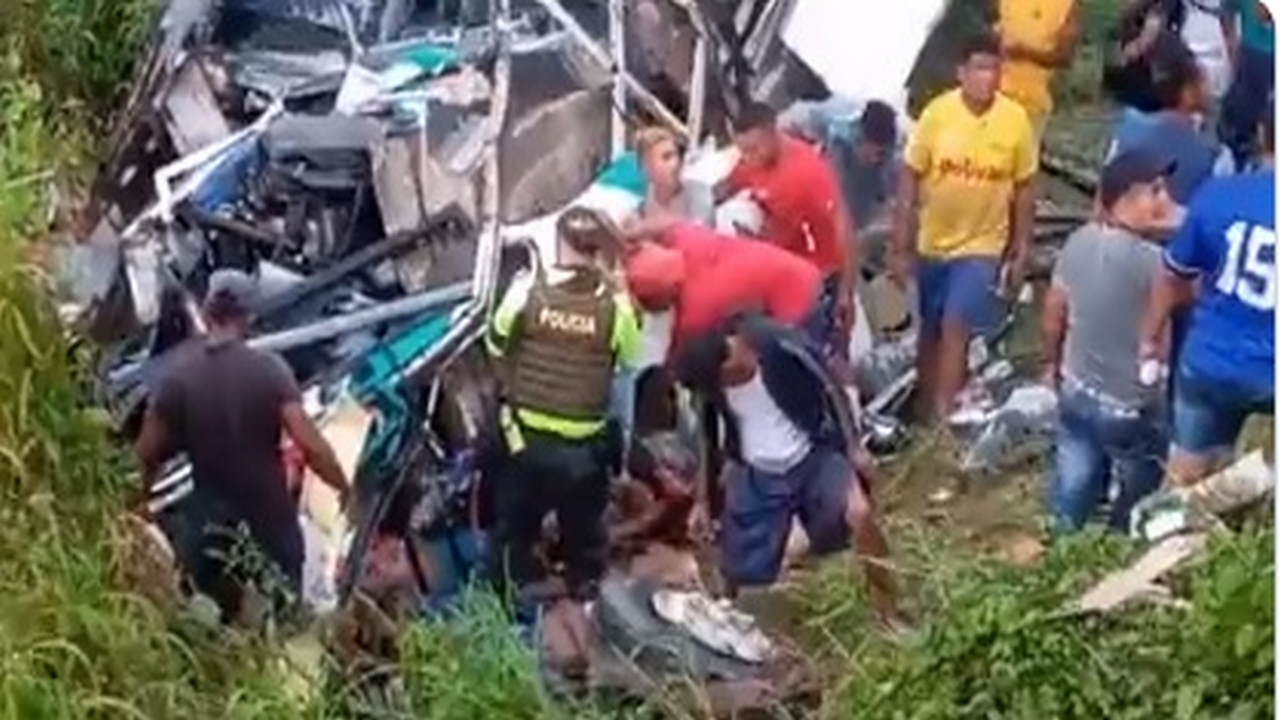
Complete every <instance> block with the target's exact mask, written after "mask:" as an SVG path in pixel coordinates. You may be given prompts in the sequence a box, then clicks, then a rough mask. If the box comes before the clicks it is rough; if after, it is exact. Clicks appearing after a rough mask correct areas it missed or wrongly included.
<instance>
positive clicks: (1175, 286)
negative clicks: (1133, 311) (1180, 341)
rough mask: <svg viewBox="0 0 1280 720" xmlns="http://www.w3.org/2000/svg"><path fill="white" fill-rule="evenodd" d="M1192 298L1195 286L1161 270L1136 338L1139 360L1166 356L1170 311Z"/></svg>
mask: <svg viewBox="0 0 1280 720" xmlns="http://www.w3.org/2000/svg"><path fill="white" fill-rule="evenodd" d="M1194 297H1195V282H1194V280H1192V279H1189V278H1184V277H1181V276H1179V275H1177V274H1175V273H1174V272H1173V271H1171V270H1169V269H1168V268H1165V269H1164V270H1162V271H1161V273H1160V277H1159V278H1157V279H1156V282H1155V285H1153V286H1152V288H1151V297H1150V299H1149V301H1148V302H1147V312H1146V314H1145V315H1144V316H1143V319H1142V331H1141V335H1139V340H1140V345H1139V348H1140V350H1139V353H1140V354H1141V355H1142V358H1141V359H1154V358H1163V357H1166V356H1167V355H1168V348H1167V345H1168V339H1169V333H1168V329H1169V318H1170V316H1172V315H1173V312H1174V310H1176V309H1178V308H1179V307H1182V306H1185V305H1188V304H1190V303H1191V302H1192V301H1193V299H1194Z"/></svg>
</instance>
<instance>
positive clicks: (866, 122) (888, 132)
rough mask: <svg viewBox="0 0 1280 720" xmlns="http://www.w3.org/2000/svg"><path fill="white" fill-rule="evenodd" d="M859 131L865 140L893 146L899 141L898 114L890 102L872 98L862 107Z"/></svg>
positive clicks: (883, 145)
mask: <svg viewBox="0 0 1280 720" xmlns="http://www.w3.org/2000/svg"><path fill="white" fill-rule="evenodd" d="M858 131H859V132H860V133H861V136H862V139H863V140H865V141H867V142H869V143H871V144H873V145H877V146H879V147H888V148H891V147H893V146H894V145H896V144H897V143H898V114H897V113H896V112H894V111H893V108H891V107H889V105H888V104H886V103H883V102H881V101H879V100H872V101H871V102H869V103H867V106H866V107H865V108H863V109H862V118H861V119H860V120H859V121H858Z"/></svg>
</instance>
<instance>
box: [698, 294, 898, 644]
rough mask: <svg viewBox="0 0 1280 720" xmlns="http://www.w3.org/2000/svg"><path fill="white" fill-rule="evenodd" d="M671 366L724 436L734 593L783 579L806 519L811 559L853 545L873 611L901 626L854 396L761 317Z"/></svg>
mask: <svg viewBox="0 0 1280 720" xmlns="http://www.w3.org/2000/svg"><path fill="white" fill-rule="evenodd" d="M675 365H676V375H677V377H678V378H679V380H680V382H681V383H683V384H684V385H686V386H687V387H689V388H690V389H692V390H694V391H695V392H698V393H700V394H702V395H703V396H704V397H705V398H706V400H707V401H708V402H709V403H710V404H711V405H712V407H714V408H715V409H716V410H717V411H718V412H719V414H720V416H721V418H722V420H723V422H724V426H725V430H726V432H725V445H726V455H727V457H729V458H730V462H729V464H728V466H727V468H726V473H725V478H726V479H725V482H724V492H725V505H724V513H723V515H722V518H721V538H720V540H721V547H720V550H721V554H720V561H721V574H722V575H723V577H724V580H725V584H726V586H727V587H728V589H729V592H730V594H734V593H736V591H737V590H738V589H740V588H743V587H759V586H767V585H770V584H772V583H773V582H775V581H776V580H777V578H778V575H779V573H780V572H781V570H782V563H783V557H784V554H785V550H786V544H787V537H788V535H789V533H790V530H791V523H792V520H793V519H794V518H799V520H800V521H801V524H802V525H803V526H804V530H805V533H806V535H807V536H808V539H809V546H810V551H811V552H813V553H815V554H819V555H824V554H829V553H834V552H838V551H840V550H843V549H844V548H845V547H847V546H848V544H849V541H850V538H852V540H853V545H854V546H855V549H856V554H857V555H858V557H859V559H860V560H861V561H862V562H863V565H864V571H865V572H866V574H867V579H868V582H869V585H870V590H871V593H870V595H871V602H872V604H873V605H874V606H875V609H876V612H877V613H878V614H879V616H880V618H881V620H882V621H883V622H884V623H885V624H886V625H888V626H889V627H892V628H896V627H900V626H901V625H902V623H903V618H902V616H901V614H900V613H899V611H898V609H897V606H896V601H895V591H894V583H893V578H892V575H891V573H890V572H889V571H888V569H887V568H886V567H885V563H884V559H885V558H886V557H887V556H888V546H887V543H886V542H885V539H884V536H883V534H882V533H881V532H880V528H879V526H878V525H877V523H876V519H875V514H874V510H873V507H872V502H871V495H870V488H869V486H868V484H867V478H868V475H869V473H870V472H871V463H870V459H869V458H868V457H867V456H866V454H865V452H863V451H862V449H861V448H860V446H859V445H858V440H857V436H858V433H857V430H856V427H855V421H854V418H853V413H852V409H851V408H850V405H849V399H848V396H847V395H846V394H845V392H844V390H843V389H842V388H841V387H840V385H839V384H838V383H837V382H836V381H835V379H834V377H833V376H832V375H831V373H830V371H829V370H828V366H827V363H826V362H825V360H823V358H822V355H821V353H820V351H818V350H817V349H816V348H815V347H814V345H813V344H812V343H811V341H810V340H809V339H808V337H807V336H805V335H804V334H803V333H801V332H800V331H798V330H795V329H792V328H786V327H783V326H781V325H779V324H777V323H775V322H773V321H772V320H769V319H768V318H765V317H763V316H761V315H756V314H752V315H745V316H740V317H738V318H735V319H734V320H733V321H731V322H730V323H728V324H727V325H726V326H725V327H724V328H722V329H719V330H714V331H712V332H709V333H706V334H703V335H701V336H699V337H698V338H696V339H694V340H692V341H690V342H689V343H687V344H686V345H685V346H684V347H683V349H682V350H681V352H680V354H679V356H678V357H677V359H676V363H675ZM699 496H700V497H699V501H704V500H705V492H700V493H699Z"/></svg>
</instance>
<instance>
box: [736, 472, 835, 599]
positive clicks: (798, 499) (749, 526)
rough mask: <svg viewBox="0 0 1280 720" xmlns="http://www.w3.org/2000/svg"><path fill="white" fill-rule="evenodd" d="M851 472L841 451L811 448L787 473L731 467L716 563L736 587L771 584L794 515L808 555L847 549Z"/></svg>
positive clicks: (783, 550) (779, 562)
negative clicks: (800, 529) (806, 546)
mask: <svg viewBox="0 0 1280 720" xmlns="http://www.w3.org/2000/svg"><path fill="white" fill-rule="evenodd" d="M853 482H854V469H853V466H852V465H851V464H850V463H849V461H848V459H846V458H845V456H844V455H843V454H841V453H838V452H834V451H831V450H827V449H825V448H821V447H815V448H814V449H813V450H811V451H810V452H809V455H808V456H807V457H805V459H804V460H802V461H800V463H799V464H798V465H796V466H795V467H794V468H791V470H790V471H788V472H786V473H781V474H779V473H771V472H766V471H764V470H760V469H758V468H753V467H750V466H749V465H746V464H744V463H735V464H734V465H733V467H732V470H731V472H730V474H729V477H728V478H727V479H726V481H725V488H724V492H725V507H724V514H723V517H722V519H721V522H722V527H721V531H720V564H721V572H722V574H723V575H724V578H725V579H726V580H727V581H729V582H730V583H732V584H734V585H736V586H739V587H761V586H765V585H769V584H772V583H773V582H774V581H775V580H777V578H778V573H779V572H781V570H782V560H783V556H784V554H785V552H786V547H787V537H788V536H789V535H790V533H791V520H792V518H796V517H798V518H799V519H800V522H801V524H802V525H804V530H805V533H806V534H807V535H808V536H809V548H810V552H811V553H813V554H814V555H827V554H831V553H835V552H839V551H841V550H844V549H845V548H847V547H848V546H849V536H850V532H849V530H850V528H849V523H848V521H847V520H846V519H845V511H846V509H847V508H848V500H849V491H850V490H851V489H852V487H853Z"/></svg>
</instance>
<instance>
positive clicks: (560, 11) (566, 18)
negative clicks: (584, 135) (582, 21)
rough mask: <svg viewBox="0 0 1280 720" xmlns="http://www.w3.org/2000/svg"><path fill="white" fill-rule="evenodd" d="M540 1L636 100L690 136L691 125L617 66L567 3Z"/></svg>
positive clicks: (686, 135)
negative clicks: (575, 16)
mask: <svg viewBox="0 0 1280 720" xmlns="http://www.w3.org/2000/svg"><path fill="white" fill-rule="evenodd" d="M538 4H539V5H541V6H542V7H543V8H544V9H546V11H547V13H548V14H550V15H551V17H553V18H555V19H556V21H557V22H559V23H560V24H561V25H563V26H564V28H565V29H566V30H568V31H569V36H570V37H572V38H574V39H575V40H577V41H578V43H579V44H580V45H582V47H583V48H584V49H585V50H586V51H587V54H588V55H590V56H591V57H592V58H593V59H594V60H595V61H596V62H597V63H599V64H600V67H602V68H604V69H605V71H606V72H610V73H614V77H615V78H616V79H617V80H618V81H621V83H622V85H623V86H624V87H625V88H626V89H627V91H628V92H630V93H631V94H632V95H633V96H635V99H636V101H637V102H639V103H640V104H641V105H643V106H644V107H645V109H647V110H649V111H650V112H652V113H653V114H654V115H657V116H658V119H659V120H661V121H662V122H663V124H665V125H667V126H668V127H670V128H671V129H672V130H675V131H676V132H677V133H679V134H680V135H682V136H683V137H685V138H688V137H689V128H688V127H687V126H686V125H685V124H684V121H683V120H681V119H680V118H678V117H676V114H675V113H673V112H671V110H670V108H668V107H667V106H666V105H664V104H662V101H661V100H659V99H658V98H657V96H655V95H654V94H653V93H651V92H649V89H648V88H646V87H645V86H644V85H643V84H641V83H640V81H638V80H636V79H635V78H634V77H632V76H631V74H630V73H627V72H626V71H625V70H623V69H619V68H616V64H615V63H614V60H613V58H612V57H610V55H609V53H608V52H606V51H605V50H604V48H602V47H600V45H599V43H597V42H596V41H595V39H594V38H592V37H591V35H590V34H589V33H587V31H586V30H584V29H582V26H581V25H579V24H578V21H577V20H575V19H574V17H573V15H571V14H569V11H568V10H565V9H564V6H563V5H561V4H560V0H538Z"/></svg>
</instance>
